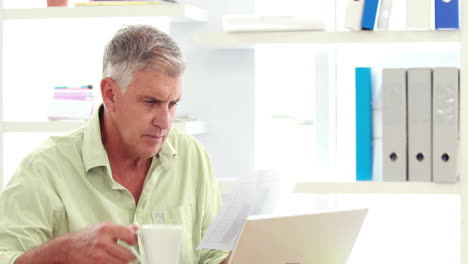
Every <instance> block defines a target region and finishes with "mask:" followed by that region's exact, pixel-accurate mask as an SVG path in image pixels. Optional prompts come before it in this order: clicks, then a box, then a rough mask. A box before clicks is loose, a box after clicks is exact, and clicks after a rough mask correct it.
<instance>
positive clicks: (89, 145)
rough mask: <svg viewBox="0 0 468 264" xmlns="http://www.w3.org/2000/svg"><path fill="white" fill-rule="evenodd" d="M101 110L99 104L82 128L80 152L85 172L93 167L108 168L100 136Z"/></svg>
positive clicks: (107, 159) (101, 107) (102, 108)
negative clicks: (81, 147)
mask: <svg viewBox="0 0 468 264" xmlns="http://www.w3.org/2000/svg"><path fill="white" fill-rule="evenodd" d="M103 110H104V107H103V106H102V105H101V106H100V107H99V109H98V110H97V111H95V112H94V114H93V115H92V116H91V118H90V120H89V121H88V125H87V126H86V127H85V129H84V135H83V149H82V153H83V163H84V166H85V169H86V172H88V171H89V170H90V169H92V168H95V167H101V166H104V167H108V168H110V163H109V158H108V157H107V152H106V149H105V148H104V145H103V144H102V138H101V123H100V114H101V113H102V112H103Z"/></svg>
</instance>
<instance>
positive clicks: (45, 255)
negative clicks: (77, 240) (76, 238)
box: [15, 235, 69, 264]
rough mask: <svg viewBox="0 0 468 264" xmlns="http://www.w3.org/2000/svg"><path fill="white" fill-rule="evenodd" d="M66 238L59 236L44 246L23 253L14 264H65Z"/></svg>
mask: <svg viewBox="0 0 468 264" xmlns="http://www.w3.org/2000/svg"><path fill="white" fill-rule="evenodd" d="M67 237H68V236H67V235H65V236H61V237H58V238H56V239H54V240H51V241H49V242H47V243H46V244H44V245H42V246H39V247H37V248H33V249H31V250H30V251H28V252H25V253H24V254H22V255H21V256H20V257H18V258H17V259H16V261H15V264H31V263H34V264H42V263H44V264H65V263H66V252H67V250H68V248H69V243H68V238H67Z"/></svg>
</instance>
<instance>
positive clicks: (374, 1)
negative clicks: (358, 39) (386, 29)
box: [361, 0, 379, 30]
mask: <svg viewBox="0 0 468 264" xmlns="http://www.w3.org/2000/svg"><path fill="white" fill-rule="evenodd" d="M378 7H379V0H366V1H365V2H364V10H363V13H362V20H361V28H362V29H368V30H374V26H375V19H376V17H377V8H378Z"/></svg>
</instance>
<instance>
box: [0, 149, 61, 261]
mask: <svg viewBox="0 0 468 264" xmlns="http://www.w3.org/2000/svg"><path fill="white" fill-rule="evenodd" d="M35 159H36V157H35V156H29V157H28V160H25V161H24V162H23V163H22V164H21V165H20V167H18V169H17V170H16V172H15V174H14V175H13V177H12V179H11V181H10V183H9V184H8V185H7V186H6V188H5V189H4V190H3V192H2V193H1V194H0V212H1V214H2V216H1V217H0V263H8V264H10V263H11V264H12V263H14V262H15V260H16V259H17V258H18V257H19V256H20V255H21V254H23V253H25V252H27V251H29V250H31V249H32V248H35V247H37V246H40V245H42V244H43V243H45V242H47V241H48V240H50V239H51V238H52V237H53V235H54V234H53V232H54V231H53V226H54V218H55V217H56V216H57V214H58V212H59V210H57V207H59V205H60V201H59V199H58V197H57V195H56V194H54V190H53V186H51V185H50V181H49V180H48V179H47V178H44V177H42V176H41V171H40V167H37V166H34V165H35Z"/></svg>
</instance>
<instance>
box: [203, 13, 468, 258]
mask: <svg viewBox="0 0 468 264" xmlns="http://www.w3.org/2000/svg"><path fill="white" fill-rule="evenodd" d="M461 8H462V10H461V25H462V26H461V29H460V30H458V31H388V32H378V31H361V32H323V31H299V32H242V33H224V32H208V33H206V32H205V33H197V34H196V35H195V43H196V44H197V45H199V46H200V47H205V48H218V49H246V48H247V49H249V48H255V47H256V46H258V45H269V44H271V45H275V44H314V45H315V44H317V45H324V44H331V45H342V44H346V45H347V44H357V45H367V44H369V45H375V44H398V45H399V44H413V43H414V44H423V43H424V44H425V43H431V44H439V43H440V44H447V43H450V44H456V45H457V46H456V47H457V49H459V50H460V76H461V77H460V79H461V81H460V116H459V118H460V128H459V129H460V148H459V149H460V153H459V160H458V163H459V167H460V171H461V175H460V182H459V183H456V184H437V183H431V182H297V183H296V185H295V188H294V191H293V192H294V193H314V194H449V195H459V196H460V198H461V208H460V212H461V221H460V223H461V231H460V232H461V233H460V236H461V250H460V252H461V263H462V264H468V221H467V219H468V180H467V177H468V175H467V171H468V157H467V155H466V150H467V149H468V141H467V138H468V122H467V121H466V120H467V119H466V118H467V117H468V107H467V106H468V93H467V92H466V91H467V89H468V82H466V78H465V77H466V76H467V70H466V69H468V27H467V25H468V5H463V6H462V7H461ZM233 185H234V182H233V181H231V180H222V181H220V182H219V186H220V189H221V191H222V192H224V193H228V192H229V191H231V190H232V188H233Z"/></svg>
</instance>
